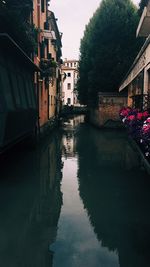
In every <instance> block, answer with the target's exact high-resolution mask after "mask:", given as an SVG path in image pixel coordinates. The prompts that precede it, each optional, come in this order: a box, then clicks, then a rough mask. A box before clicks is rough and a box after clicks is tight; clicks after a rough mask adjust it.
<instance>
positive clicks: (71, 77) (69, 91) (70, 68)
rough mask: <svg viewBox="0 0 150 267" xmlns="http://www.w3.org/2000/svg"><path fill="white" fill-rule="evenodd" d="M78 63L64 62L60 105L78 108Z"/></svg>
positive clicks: (73, 61)
mask: <svg viewBox="0 0 150 267" xmlns="http://www.w3.org/2000/svg"><path fill="white" fill-rule="evenodd" d="M78 73H79V72H78V61H77V60H67V59H65V60H64V63H63V65H62V66H61V74H62V105H68V106H80V104H79V101H78V99H77V91H76V85H77V80H78V75H79V74H78Z"/></svg>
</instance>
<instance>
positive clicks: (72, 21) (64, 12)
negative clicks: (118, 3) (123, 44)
mask: <svg viewBox="0 0 150 267" xmlns="http://www.w3.org/2000/svg"><path fill="white" fill-rule="evenodd" d="M132 1H133V2H134V3H135V4H137V5H138V3H139V0H132ZM99 4H100V0H51V1H50V10H51V11H53V12H54V13H55V17H56V18H57V19H58V21H57V24H58V27H59V31H60V32H62V33H63V37H62V43H63V49H62V52H63V56H62V57H63V59H64V58H67V59H78V57H79V47H80V40H81V38H82V37H83V33H84V29H85V25H86V24H88V21H89V19H90V18H91V17H92V15H93V13H94V12H95V11H96V9H97V8H98V6H99Z"/></svg>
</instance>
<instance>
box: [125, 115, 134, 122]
mask: <svg viewBox="0 0 150 267" xmlns="http://www.w3.org/2000/svg"><path fill="white" fill-rule="evenodd" d="M127 119H128V120H129V121H133V120H134V119H135V115H130V116H128V118H127Z"/></svg>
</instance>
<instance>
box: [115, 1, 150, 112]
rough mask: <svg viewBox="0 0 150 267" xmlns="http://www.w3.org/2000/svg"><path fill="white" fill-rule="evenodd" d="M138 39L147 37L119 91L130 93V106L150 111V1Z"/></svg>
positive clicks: (138, 30) (140, 25) (139, 26)
mask: <svg viewBox="0 0 150 267" xmlns="http://www.w3.org/2000/svg"><path fill="white" fill-rule="evenodd" d="M136 35H137V37H147V39H146V41H145V43H144V45H143V46H142V48H141V50H140V52H139V53H138V55H137V57H136V58H135V60H134V62H133V64H132V66H131V68H130V69H129V71H128V73H127V74H126V76H125V77H124V79H123V81H122V83H121V85H120V87H119V91H120V92H121V91H122V90H124V91H125V90H126V91H127V93H128V106H130V107H133V108H138V109H141V110H146V109H150V1H148V4H147V6H145V8H144V10H143V14H142V16H141V19H140V22H139V25H138V28H137V34H136Z"/></svg>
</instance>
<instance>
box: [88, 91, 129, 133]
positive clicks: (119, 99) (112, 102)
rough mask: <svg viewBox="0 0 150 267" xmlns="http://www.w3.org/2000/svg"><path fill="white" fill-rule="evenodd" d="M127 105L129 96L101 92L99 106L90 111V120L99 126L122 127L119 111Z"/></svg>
mask: <svg viewBox="0 0 150 267" xmlns="http://www.w3.org/2000/svg"><path fill="white" fill-rule="evenodd" d="M126 105H127V97H126V96H121V95H118V93H99V106H98V107H97V108H95V109H94V108H92V109H90V111H89V121H90V123H92V124H93V125H95V126H97V127H106V128H118V127H119V128H120V127H122V123H121V122H120V118H119V111H120V109H121V108H122V107H123V106H126Z"/></svg>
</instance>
